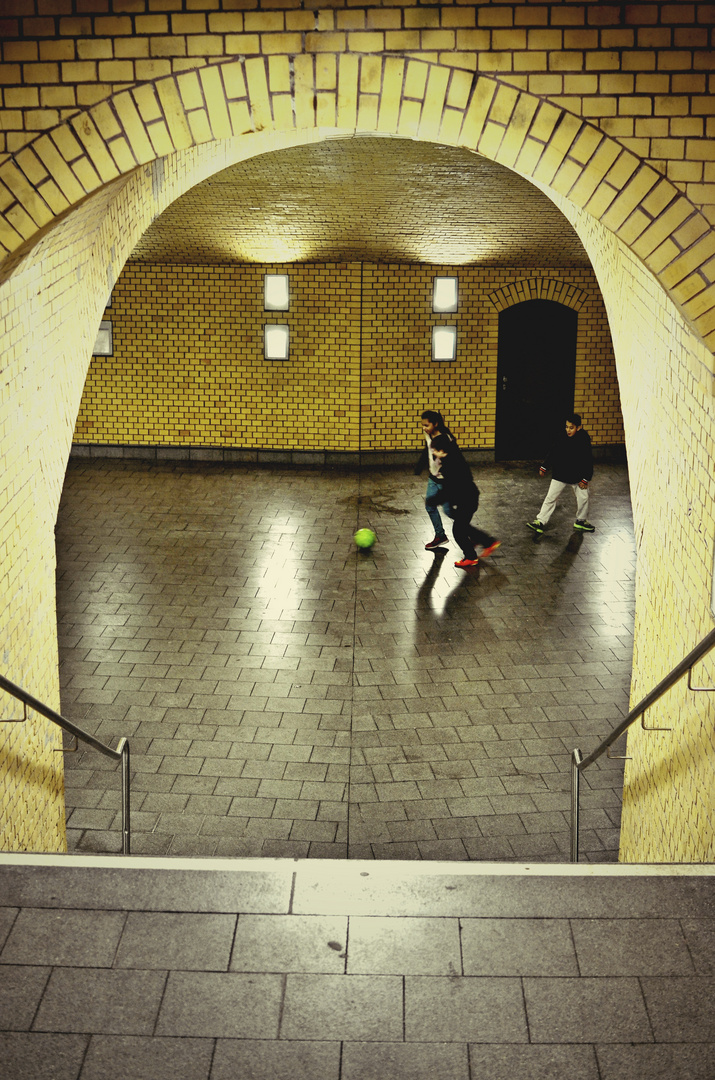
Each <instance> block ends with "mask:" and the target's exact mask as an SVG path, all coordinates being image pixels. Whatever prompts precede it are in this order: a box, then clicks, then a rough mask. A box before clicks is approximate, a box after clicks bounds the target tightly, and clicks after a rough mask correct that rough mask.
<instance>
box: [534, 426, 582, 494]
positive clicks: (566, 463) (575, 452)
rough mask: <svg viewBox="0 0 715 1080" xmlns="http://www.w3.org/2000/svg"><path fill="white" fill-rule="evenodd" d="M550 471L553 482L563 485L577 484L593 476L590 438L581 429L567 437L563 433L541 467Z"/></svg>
mask: <svg viewBox="0 0 715 1080" xmlns="http://www.w3.org/2000/svg"><path fill="white" fill-rule="evenodd" d="M542 468H544V469H551V475H552V476H553V478H554V480H560V481H561V482H562V483H563V484H578V483H580V481H581V480H590V479H591V477H592V476H593V453H592V451H591V437H590V435H589V434H588V432H587V431H584V429H583V428H579V430H578V431H576V432H575V433H574V434H573V435H571V436H569V435H567V434H566V432H565V431H564V432H563V434H562V435H561V436H560V437H559V438H558V439H557V440H556V442H555V443H554V445H553V446H552V448H551V450H550V451H549V453H548V454H547V457H546V460H545V461H544V464H543V466H542Z"/></svg>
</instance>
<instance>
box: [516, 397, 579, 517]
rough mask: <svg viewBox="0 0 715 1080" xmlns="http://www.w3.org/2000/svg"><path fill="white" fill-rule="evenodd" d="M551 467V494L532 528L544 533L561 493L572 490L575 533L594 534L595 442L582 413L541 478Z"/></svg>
mask: <svg viewBox="0 0 715 1080" xmlns="http://www.w3.org/2000/svg"><path fill="white" fill-rule="evenodd" d="M549 467H551V470H552V473H551V475H552V480H551V483H550V484H549V490H548V491H547V492H546V498H545V499H544V501H543V503H542V504H541V509H540V510H539V513H538V514H537V516H536V517H535V519H534V520H533V521H528V522H527V525H528V527H529V528H530V529H532V530H533V531H534V532H536V533H542V532H543V531H544V528H545V526H546V523H547V522H548V520H549V518H550V517H551V515H552V514H553V512H554V509H555V507H556V503H557V501H558V499H559V496H560V495H561V492H562V491H563V490H564V488H567V487H570V488H571V489H572V491H573V493H574V495H575V496H576V520H575V521H574V526H573V527H574V529H578V530H580V531H581V532H594V531H595V526H594V525H592V524H591V522H590V521H589V520H588V503H589V498H588V494H589V492H588V485H589V482H590V480H591V478H592V476H593V454H592V451H591V439H590V437H589V434H588V432H587V431H584V429H583V427H582V425H581V417H580V416H579V415H578V413H573V414H572V415H571V416H569V418H568V420H567V421H566V428H565V431H564V434H563V435H562V436H561V438H560V439H559V440H558V441H557V442H556V444H555V446H554V447H553V448H552V450H551V451H550V453H549V455H548V457H547V458H546V461H545V462H544V464H543V465H542V466H541V467H540V469H539V476H545V475H546V471H547V469H548V468H549Z"/></svg>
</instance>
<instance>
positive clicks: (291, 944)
mask: <svg viewBox="0 0 715 1080" xmlns="http://www.w3.org/2000/svg"><path fill="white" fill-rule="evenodd" d="M346 950H347V918H345V917H343V916H315V915H241V916H239V919H238V926H237V927H236V934H235V941H234V946H233V953H232V956H231V971H244V972H252V971H261V972H312V973H325V974H342V973H343V972H344V971H345V956H346Z"/></svg>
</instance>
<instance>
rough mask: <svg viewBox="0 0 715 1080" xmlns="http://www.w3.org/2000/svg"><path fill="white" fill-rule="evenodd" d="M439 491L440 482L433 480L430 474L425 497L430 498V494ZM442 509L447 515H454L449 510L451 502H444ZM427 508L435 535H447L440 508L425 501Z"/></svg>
mask: <svg viewBox="0 0 715 1080" xmlns="http://www.w3.org/2000/svg"><path fill="white" fill-rule="evenodd" d="M438 491H439V484H438V483H437V481H436V480H433V479H432V477H431V476H430V478H429V479H428V481H427V491H426V492H425V499H429V498H430V496H432V495H436V494H437V492H438ZM442 509H443V510H444V512H445V514H446V515H447V517H451V516H452V515H451V514H450V512H449V503H443V504H442ZM425 510H426V511H427V513H428V514H429V519H430V521H431V522H432V526H433V528H434V534H435V536H446V533H445V531H444V525H443V524H442V518H441V516H440V513H439V510H438V509H437V507H436V506H428V505H427V503H426V502H425Z"/></svg>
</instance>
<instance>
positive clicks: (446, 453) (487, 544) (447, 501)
mask: <svg viewBox="0 0 715 1080" xmlns="http://www.w3.org/2000/svg"><path fill="white" fill-rule="evenodd" d="M432 453H433V454H434V456H435V457H436V458H437V460H438V461H439V475H438V477H437V478H436V484H437V491H436V492H435V494H433V495H431V496H428V497H427V503H428V505H430V504H431V505H433V506H435V505H436V504H437V503H438V502H440V503H443V504H444V507H445V510H447V512H448V514H449V516H450V517H451V518H452V534H453V536H454V539H455V541H456V543H458V544H459V546H460V547H461V549H462V558H461V559H458V560H457V562H456V563H455V564H454V565H455V566H459V567H460V568H461V569H463V570H467V569H469V567H470V566H477V564H478V563H479V559H478V558H477V552H476V548H475V544H479V545H481V546H482V547H483V548H484V550H483V551H482V558H485V557H486V556H487V555H491V554H492V552H493V551H496V549H497V548H498V547H499V545H500V543H501V541H500V540H496V539H495V538H494V537H493V536H490V535H489V533H485V532H484V531H483V530H482V529H478V528H477V527H476V525H472V518H473V516H474V515H475V514H476V512H477V507H478V506H479V488H478V487H477V485H476V484H475V483H474V478H473V476H472V470H471V469H470V468H469V465H468V464H467V462H466V461H465V460H464V457H463V456H462V453H461V451H460V450H459V448H458V447H457V444H456V443H455V442H454V440H453V439H452V440H450V439H449V438H448V437H447V436H446V435H438V436H437V437H436V438H434V439H432Z"/></svg>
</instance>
